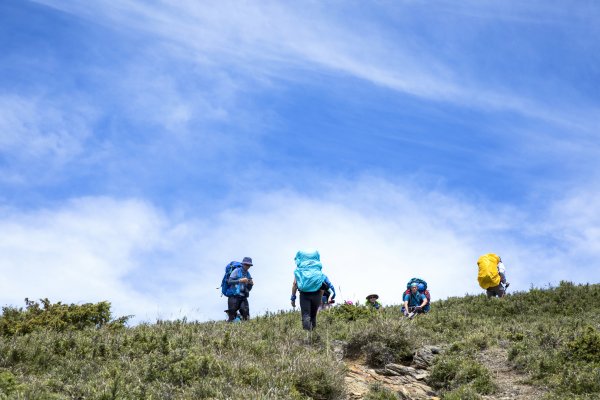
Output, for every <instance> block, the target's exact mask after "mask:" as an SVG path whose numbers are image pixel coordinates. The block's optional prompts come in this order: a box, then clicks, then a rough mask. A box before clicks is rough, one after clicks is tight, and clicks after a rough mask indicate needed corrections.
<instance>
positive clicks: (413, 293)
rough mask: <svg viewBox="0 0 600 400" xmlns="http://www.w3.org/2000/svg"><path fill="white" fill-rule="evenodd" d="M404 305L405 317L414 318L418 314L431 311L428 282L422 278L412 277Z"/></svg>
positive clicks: (405, 293)
mask: <svg viewBox="0 0 600 400" xmlns="http://www.w3.org/2000/svg"><path fill="white" fill-rule="evenodd" d="M406 287H407V289H406V291H405V292H404V296H403V301H404V305H403V306H402V313H403V314H404V316H405V317H409V318H413V317H414V316H415V315H417V314H422V313H426V312H429V310H430V308H431V304H430V303H431V295H430V294H429V290H427V282H425V281H424V280H423V279H420V278H412V279H411V280H410V281H408V283H407V284H406Z"/></svg>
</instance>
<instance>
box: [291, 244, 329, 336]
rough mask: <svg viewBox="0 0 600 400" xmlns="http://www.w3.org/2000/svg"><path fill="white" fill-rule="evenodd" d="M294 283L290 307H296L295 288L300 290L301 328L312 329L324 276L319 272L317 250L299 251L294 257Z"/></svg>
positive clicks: (320, 267) (321, 267)
mask: <svg viewBox="0 0 600 400" xmlns="http://www.w3.org/2000/svg"><path fill="white" fill-rule="evenodd" d="M294 261H295V262H296V269H295V270H294V283H293V285H292V297H291V298H290V300H291V302H292V307H296V290H298V291H300V312H301V315H302V328H303V329H305V330H307V331H312V330H313V329H315V327H316V326H317V312H318V311H319V306H320V305H321V296H322V295H323V286H325V288H327V284H326V283H325V279H326V276H325V274H323V272H321V270H322V269H323V265H322V264H321V256H320V255H319V252H318V251H316V250H315V251H299V252H297V253H296V257H295V258H294Z"/></svg>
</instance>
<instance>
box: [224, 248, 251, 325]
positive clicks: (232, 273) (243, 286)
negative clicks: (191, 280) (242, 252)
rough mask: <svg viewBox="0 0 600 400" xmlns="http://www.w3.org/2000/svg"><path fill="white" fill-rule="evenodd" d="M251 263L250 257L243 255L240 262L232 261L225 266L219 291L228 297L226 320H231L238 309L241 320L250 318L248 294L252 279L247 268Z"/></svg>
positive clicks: (234, 317) (235, 315)
mask: <svg viewBox="0 0 600 400" xmlns="http://www.w3.org/2000/svg"><path fill="white" fill-rule="evenodd" d="M252 265H253V264H252V259H251V258H250V257H244V259H243V260H242V262H241V263H238V262H236V261H232V262H230V263H229V264H227V267H225V276H224V277H223V281H222V282H221V292H222V293H223V295H225V296H227V297H228V299H227V314H228V319H227V321H228V322H233V321H234V320H235V319H236V317H237V315H238V311H239V314H240V315H241V317H242V320H244V321H247V320H248V319H249V318H250V305H249V304H248V296H250V291H251V290H252V287H253V286H254V281H253V280H252V275H250V271H248V270H249V269H250V267H251V266H252Z"/></svg>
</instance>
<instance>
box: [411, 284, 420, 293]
mask: <svg viewBox="0 0 600 400" xmlns="http://www.w3.org/2000/svg"><path fill="white" fill-rule="evenodd" d="M418 289H419V285H418V284H417V282H413V283H411V284H410V291H411V293H417V290H418Z"/></svg>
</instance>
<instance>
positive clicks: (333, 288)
mask: <svg viewBox="0 0 600 400" xmlns="http://www.w3.org/2000/svg"><path fill="white" fill-rule="evenodd" d="M325 283H326V284H327V287H328V288H329V290H330V291H331V300H333V299H335V287H333V284H332V283H331V281H330V280H329V278H325Z"/></svg>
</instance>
